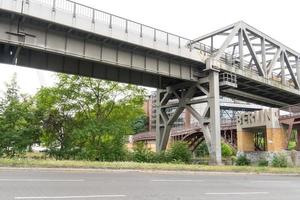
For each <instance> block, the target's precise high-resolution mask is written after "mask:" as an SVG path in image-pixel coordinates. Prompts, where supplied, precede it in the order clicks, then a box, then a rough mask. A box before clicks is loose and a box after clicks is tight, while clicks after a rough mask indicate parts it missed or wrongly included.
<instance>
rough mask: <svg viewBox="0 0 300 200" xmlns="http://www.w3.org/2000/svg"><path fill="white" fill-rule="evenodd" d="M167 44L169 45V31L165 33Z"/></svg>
mask: <svg viewBox="0 0 300 200" xmlns="http://www.w3.org/2000/svg"><path fill="white" fill-rule="evenodd" d="M167 45H169V33H167Z"/></svg>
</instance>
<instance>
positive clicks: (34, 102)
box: [0, 74, 146, 161]
mask: <svg viewBox="0 0 300 200" xmlns="http://www.w3.org/2000/svg"><path fill="white" fill-rule="evenodd" d="M57 79H58V81H57V83H56V84H55V85H54V86H53V87H44V88H41V89H40V90H39V91H38V92H37V94H36V95H35V96H28V95H23V94H20V92H19V88H18V86H17V82H16V78H15V77H14V78H13V79H12V80H11V82H10V83H8V84H7V90H6V92H5V93H4V95H3V98H1V100H0V157H15V156H21V155H22V154H24V153H25V152H26V151H30V148H31V146H32V145H33V144H36V143H38V144H42V145H43V146H45V147H46V148H47V154H48V155H49V156H50V157H53V158H55V159H79V160H81V159H82V160H83V159H84V160H95V161H118V160H124V159H125V157H126V149H125V147H124V144H125V142H126V137H127V135H129V134H134V133H135V132H136V131H140V130H142V129H143V128H144V127H143V126H144V125H145V122H144V121H145V120H146V119H145V117H144V113H143V110H142V105H143V101H144V96H145V90H144V89H142V88H139V87H136V86H132V85H127V84H118V83H115V82H111V81H103V80H96V79H92V78H86V77H79V76H71V75H62V74H60V75H58V77H57Z"/></svg>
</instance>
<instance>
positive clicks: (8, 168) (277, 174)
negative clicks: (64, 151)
mask: <svg viewBox="0 0 300 200" xmlns="http://www.w3.org/2000/svg"><path fill="white" fill-rule="evenodd" d="M1 170H39V171H70V172H72V171H73V172H89V173H93V172H114V173H117V172H119V173H125V172H138V173H157V174H179V173H180V174H182V173H185V174H200V175H201V174H203V175H237V176H238V175H262V176H300V173H255V172H222V171H189V170H159V169H109V168H59V167H58V168H51V167H0V171H1Z"/></svg>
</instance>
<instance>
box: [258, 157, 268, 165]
mask: <svg viewBox="0 0 300 200" xmlns="http://www.w3.org/2000/svg"><path fill="white" fill-rule="evenodd" d="M258 166H259V167H267V166H269V161H267V160H266V159H265V158H261V159H259V161H258Z"/></svg>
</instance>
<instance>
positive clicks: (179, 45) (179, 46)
mask: <svg viewBox="0 0 300 200" xmlns="http://www.w3.org/2000/svg"><path fill="white" fill-rule="evenodd" d="M180 42H181V41H180V37H178V49H180V48H181V44H180Z"/></svg>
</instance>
